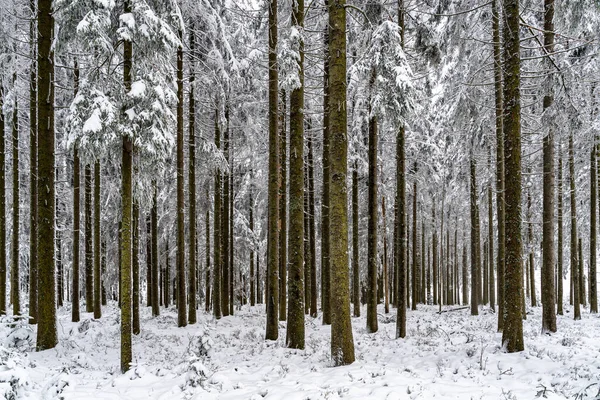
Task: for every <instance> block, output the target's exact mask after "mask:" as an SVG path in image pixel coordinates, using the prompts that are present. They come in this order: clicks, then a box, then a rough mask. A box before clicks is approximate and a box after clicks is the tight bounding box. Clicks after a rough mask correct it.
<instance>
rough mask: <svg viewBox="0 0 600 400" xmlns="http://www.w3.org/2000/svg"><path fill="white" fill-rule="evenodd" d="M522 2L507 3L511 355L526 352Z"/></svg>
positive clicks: (507, 326)
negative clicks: (524, 320)
mask: <svg viewBox="0 0 600 400" xmlns="http://www.w3.org/2000/svg"><path fill="white" fill-rule="evenodd" d="M519 15H520V14H519V0H505V1H504V19H503V21H504V29H503V39H504V40H503V44H504V46H503V48H504V69H503V71H504V86H503V89H504V92H503V95H504V103H503V109H504V113H503V115H504V120H503V133H504V149H505V155H504V156H505V157H504V165H505V185H506V187H505V192H504V193H505V198H504V199H505V201H504V203H505V205H506V215H505V218H506V228H505V229H506V254H505V257H506V258H505V268H504V293H506V294H507V295H508V294H511V301H510V302H509V301H506V300H507V298H505V304H504V310H503V313H504V330H503V332H502V343H503V345H504V346H506V349H507V351H508V352H509V353H512V352H515V351H522V350H523V349H524V344H523V319H522V316H523V314H522V306H523V299H522V298H520V297H519V296H518V295H515V294H517V293H521V292H522V290H523V240H522V237H521V101H520V70H519V69H520V66H521V57H520V54H519V51H520V49H519V24H520V21H519Z"/></svg>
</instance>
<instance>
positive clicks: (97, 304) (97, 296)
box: [94, 160, 139, 331]
mask: <svg viewBox="0 0 600 400" xmlns="http://www.w3.org/2000/svg"><path fill="white" fill-rule="evenodd" d="M101 234H102V233H101V231H100V161H99V160H96V162H95V163H94V318H95V319H98V318H100V317H101V316H102V307H101V305H102V303H101V293H100V282H101V281H102V278H101V276H100V236H101ZM138 286H139V285H138ZM138 331H139V330H138Z"/></svg>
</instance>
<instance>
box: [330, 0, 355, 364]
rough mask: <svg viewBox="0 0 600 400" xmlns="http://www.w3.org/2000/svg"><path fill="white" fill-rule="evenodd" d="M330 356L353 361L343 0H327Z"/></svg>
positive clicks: (342, 360) (344, 13)
mask: <svg viewBox="0 0 600 400" xmlns="http://www.w3.org/2000/svg"><path fill="white" fill-rule="evenodd" d="M327 8H328V11H329V27H330V28H329V29H330V35H329V56H330V59H329V68H330V73H329V96H330V97H329V101H330V103H329V104H330V109H329V129H330V139H331V142H330V145H331V148H330V155H331V159H330V178H331V183H330V188H329V189H330V210H329V212H330V227H329V228H330V229H329V233H330V235H331V236H330V237H331V238H336V239H335V240H333V241H332V240H330V243H329V245H330V257H331V263H330V269H331V282H330V285H331V299H330V300H331V304H330V306H331V309H332V311H333V310H335V312H332V313H331V357H332V359H333V363H334V365H336V366H337V365H347V364H351V363H353V362H354V340H353V337H352V324H351V321H350V307H348V305H349V303H350V289H349V273H348V204H347V203H348V196H347V187H346V176H347V168H348V132H347V130H348V115H347V110H346V83H347V80H346V72H347V65H346V1H345V0H329V2H328V7H327Z"/></svg>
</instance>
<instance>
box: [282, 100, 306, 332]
mask: <svg viewBox="0 0 600 400" xmlns="http://www.w3.org/2000/svg"><path fill="white" fill-rule="evenodd" d="M286 96H287V93H286V91H285V90H281V91H280V97H279V103H280V107H279V108H280V110H279V320H280V321H285V320H286V317H287V286H288V276H287V272H288V261H289V260H288V252H287V246H288V226H287V225H288V218H287V206H288V204H287V203H288V197H287V184H288V178H287V162H288V160H287V129H286V115H287V97H286ZM290 101H291V100H290ZM290 108H291V105H290ZM290 118H291V110H290ZM290 123H291V122H290ZM290 130H291V126H290ZM303 169H304V168H303ZM302 172H304V171H302ZM302 200H304V199H302Z"/></svg>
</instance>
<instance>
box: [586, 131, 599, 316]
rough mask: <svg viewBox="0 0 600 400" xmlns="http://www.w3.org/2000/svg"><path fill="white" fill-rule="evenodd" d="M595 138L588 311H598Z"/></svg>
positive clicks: (591, 164)
mask: <svg viewBox="0 0 600 400" xmlns="http://www.w3.org/2000/svg"><path fill="white" fill-rule="evenodd" d="M596 146H597V145H596V138H594V145H593V146H592V151H591V152H590V180H591V182H590V266H589V273H588V279H589V280H590V295H589V297H590V313H592V314H597V313H598V289H597V288H596V286H597V277H596V251H597V246H596V239H597V231H596V223H597V218H598V213H597V206H598V204H597V197H598V196H597V194H598V178H597V176H596V175H597V166H596V164H597V159H596Z"/></svg>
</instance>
